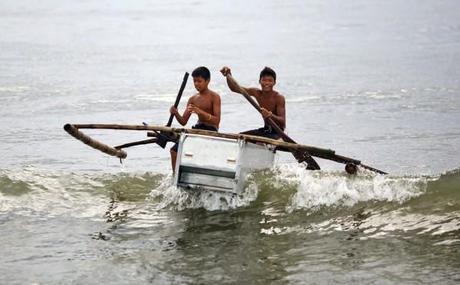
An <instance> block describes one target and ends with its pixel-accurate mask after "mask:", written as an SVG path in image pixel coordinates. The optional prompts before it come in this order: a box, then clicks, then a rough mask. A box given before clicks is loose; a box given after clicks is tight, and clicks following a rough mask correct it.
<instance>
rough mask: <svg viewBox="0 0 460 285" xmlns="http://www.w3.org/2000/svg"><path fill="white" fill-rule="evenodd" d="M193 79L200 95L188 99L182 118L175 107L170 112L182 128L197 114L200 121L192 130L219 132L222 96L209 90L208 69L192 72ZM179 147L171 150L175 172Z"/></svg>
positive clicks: (176, 145) (209, 77) (203, 68)
mask: <svg viewBox="0 0 460 285" xmlns="http://www.w3.org/2000/svg"><path fill="white" fill-rule="evenodd" d="M192 77H193V84H194V85H195V89H196V90H197V91H198V93H196V94H195V95H193V96H192V97H190V99H188V102H187V108H186V109H185V111H184V113H183V114H182V116H181V115H180V114H179V111H177V109H176V108H174V106H172V107H171V108H170V109H169V112H170V113H171V114H173V115H174V117H175V118H176V119H177V121H178V122H179V123H180V124H181V125H182V126H185V125H186V124H187V122H188V120H189V118H190V116H191V115H192V114H196V115H197V116H198V121H197V123H196V124H195V125H194V126H193V127H192V129H202V130H209V131H216V132H217V130H218V129H219V123H220V96H219V94H217V93H216V92H214V91H212V90H210V89H208V84H209V81H210V80H211V73H210V72H209V69H207V68H206V67H204V66H200V67H198V68H196V69H195V70H194V71H193V72H192ZM177 147H178V144H177V143H176V144H175V145H174V146H173V147H172V148H171V150H170V153H171V164H172V169H173V172H174V171H175V169H176V157H177Z"/></svg>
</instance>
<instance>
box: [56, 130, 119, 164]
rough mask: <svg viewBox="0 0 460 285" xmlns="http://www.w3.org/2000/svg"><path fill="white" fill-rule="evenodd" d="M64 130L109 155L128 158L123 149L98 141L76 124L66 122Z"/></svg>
mask: <svg viewBox="0 0 460 285" xmlns="http://www.w3.org/2000/svg"><path fill="white" fill-rule="evenodd" d="M64 130H65V131H66V132H68V133H69V135H71V136H73V137H74V138H76V139H77V140H80V141H82V142H83V143H84V144H87V145H89V146H90V147H92V148H95V149H97V150H100V151H102V152H103V153H106V154H109V155H113V156H116V157H118V158H126V156H127V153H126V152H125V151H123V150H121V149H116V148H114V147H111V146H108V145H106V144H103V143H101V142H98V141H97V140H95V139H92V138H91V137H89V136H88V135H85V134H84V133H82V132H81V131H79V130H78V128H77V127H75V125H71V124H66V125H65V126H64Z"/></svg>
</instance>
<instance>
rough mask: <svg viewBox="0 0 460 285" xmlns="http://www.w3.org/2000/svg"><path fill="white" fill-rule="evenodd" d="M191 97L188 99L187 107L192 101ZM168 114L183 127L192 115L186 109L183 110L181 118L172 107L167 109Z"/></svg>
mask: <svg viewBox="0 0 460 285" xmlns="http://www.w3.org/2000/svg"><path fill="white" fill-rule="evenodd" d="M192 98H193V96H192V97H190V98H189V99H188V101H187V106H188V105H189V104H190V103H191V102H192V101H193V100H192ZM169 112H170V113H171V114H174V117H176V119H177V121H178V122H179V124H181V125H182V126H185V125H186V124H187V122H188V119H189V118H190V116H191V115H192V113H191V112H190V111H189V109H188V108H185V111H184V114H183V115H182V116H181V115H180V114H179V111H178V110H177V109H176V108H174V106H172V107H171V109H169Z"/></svg>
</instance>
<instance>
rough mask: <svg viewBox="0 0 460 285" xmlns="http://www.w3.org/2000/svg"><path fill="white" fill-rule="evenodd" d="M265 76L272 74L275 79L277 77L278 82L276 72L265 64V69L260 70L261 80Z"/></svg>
mask: <svg viewBox="0 0 460 285" xmlns="http://www.w3.org/2000/svg"><path fill="white" fill-rule="evenodd" d="M264 76H271V77H273V79H275V82H276V72H275V71H274V70H273V69H271V68H270V67H268V66H265V67H264V69H262V71H261V72H260V77H259V80H260V79H262V77H264Z"/></svg>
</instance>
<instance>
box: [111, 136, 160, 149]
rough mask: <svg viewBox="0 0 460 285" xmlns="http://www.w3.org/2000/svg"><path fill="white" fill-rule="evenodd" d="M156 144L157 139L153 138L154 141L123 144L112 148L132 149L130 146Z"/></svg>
mask: <svg viewBox="0 0 460 285" xmlns="http://www.w3.org/2000/svg"><path fill="white" fill-rule="evenodd" d="M156 142H157V138H154V139H148V140H141V141H137V142H131V143H125V144H122V145H117V146H115V147H114V148H116V149H122V148H127V147H132V146H136V145H143V144H149V143H156Z"/></svg>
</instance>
